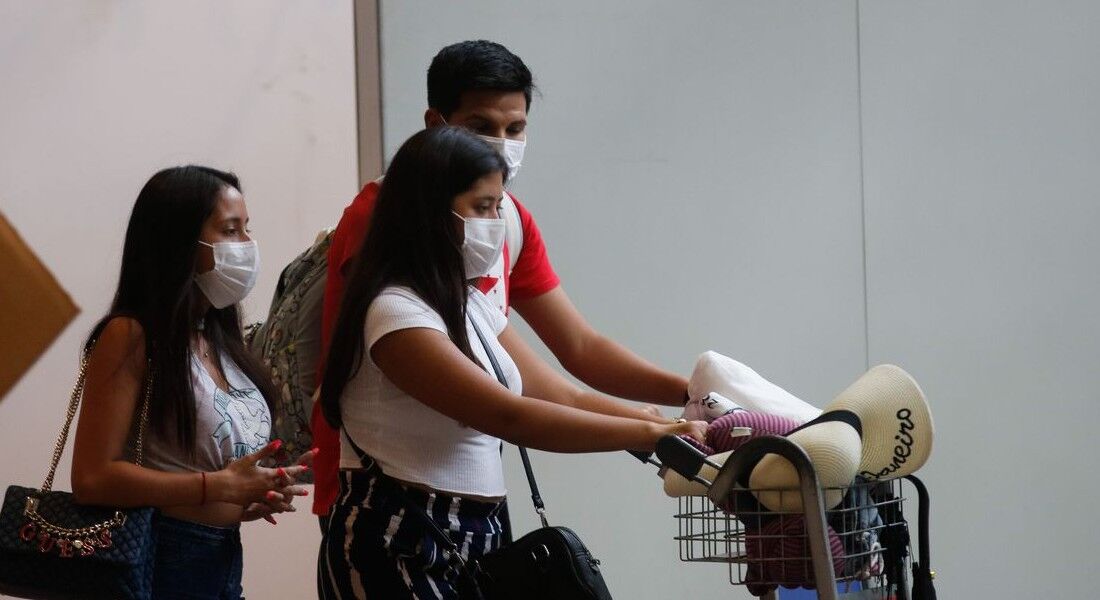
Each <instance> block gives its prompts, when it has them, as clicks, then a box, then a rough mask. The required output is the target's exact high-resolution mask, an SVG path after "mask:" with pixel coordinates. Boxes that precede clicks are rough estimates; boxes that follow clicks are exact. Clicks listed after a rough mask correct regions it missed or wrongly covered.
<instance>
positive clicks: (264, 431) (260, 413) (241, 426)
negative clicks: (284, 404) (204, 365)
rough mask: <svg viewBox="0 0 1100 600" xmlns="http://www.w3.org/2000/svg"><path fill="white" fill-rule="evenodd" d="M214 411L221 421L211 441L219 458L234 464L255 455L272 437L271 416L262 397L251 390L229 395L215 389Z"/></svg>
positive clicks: (238, 390)
mask: <svg viewBox="0 0 1100 600" xmlns="http://www.w3.org/2000/svg"><path fill="white" fill-rule="evenodd" d="M214 410H215V411H216V412H217V413H218V416H220V417H221V419H222V420H221V422H220V423H217V424H216V428H215V429H214V432H213V433H212V434H211V437H212V438H213V439H214V442H215V443H216V444H217V445H218V447H219V448H221V455H222V456H231V457H233V460H237V459H238V458H241V457H242V456H245V455H247V454H252V453H253V452H258V451H259V450H260V449H261V448H263V447H264V446H266V445H267V441H268V438H269V437H270V436H271V415H270V414H269V412H268V409H267V404H266V403H264V399H263V396H261V395H260V392H259V390H257V389H256V388H254V387H250V388H243V389H235V388H230V389H229V391H228V392H225V391H222V390H221V389H220V388H217V387H215V388H214Z"/></svg>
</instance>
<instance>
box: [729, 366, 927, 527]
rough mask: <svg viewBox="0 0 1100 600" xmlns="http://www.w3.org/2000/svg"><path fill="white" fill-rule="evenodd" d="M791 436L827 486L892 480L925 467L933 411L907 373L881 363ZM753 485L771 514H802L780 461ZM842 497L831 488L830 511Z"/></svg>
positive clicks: (793, 482)
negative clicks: (860, 477)
mask: <svg viewBox="0 0 1100 600" xmlns="http://www.w3.org/2000/svg"><path fill="white" fill-rule="evenodd" d="M786 437H787V439H789V440H791V441H792V442H794V443H796V444H798V445H799V447H801V448H802V449H803V450H804V451H805V452H806V454H807V455H808V456H809V457H810V462H812V463H813V465H814V469H815V470H816V471H817V476H818V481H819V483H820V484H821V485H822V486H823V487H826V488H829V487H844V486H848V485H850V484H851V482H852V480H853V479H854V478H855V476H856V475H860V476H862V477H864V478H866V479H871V480H874V479H891V478H895V477H902V476H904V475H908V474H910V473H912V472H914V471H916V470H917V469H919V468H920V467H921V466H922V465H924V463H925V461H926V460H928V455H929V454H931V452H932V437H933V426H932V413H931V412H930V411H929V409H928V402H927V401H926V400H925V398H924V393H922V392H921V389H920V386H918V385H917V382H916V381H914V380H913V378H912V377H911V376H910V375H909V374H908V373H906V372H905V371H904V370H903V369H902V368H901V367H897V366H895V365H878V366H876V367H874V368H872V369H871V370H870V371H867V372H866V373H864V374H863V375H862V376H861V377H860V378H859V379H857V380H856V381H855V383H853V384H852V385H850V386H848V388H847V389H845V390H844V391H843V392H841V393H840V394H838V395H837V397H836V398H834V399H833V401H832V402H830V403H829V405H828V406H827V407H825V412H824V413H823V414H822V415H821V416H820V417H818V418H816V419H814V420H813V421H810V422H809V423H806V424H805V425H803V426H801V427H799V428H798V429H796V430H794V431H792V432H791V433H789V434H788V435H787V436H786ZM749 487H750V488H751V489H753V490H754V494H755V495H756V497H757V499H759V500H760V503H761V504H763V505H764V506H766V507H767V508H768V509H769V510H772V511H776V512H787V511H801V510H802V498H801V495H800V494H799V493H798V492H797V489H798V473H797V472H796V471H795V468H794V465H792V464H791V463H790V462H788V461H787V460H786V459H784V458H782V457H780V456H779V455H776V454H769V455H767V456H765V457H764V458H762V459H760V462H758V463H757V464H756V466H755V467H754V468H753V470H752V473H751V474H750V475H749ZM758 490H761V491H758ZM762 490H784V491H782V492H780V491H762ZM842 497H843V493H842V491H841V490H826V492H825V496H824V503H825V508H826V509H829V508H832V507H834V506H836V505H837V504H838V503H840V500H841V498H842Z"/></svg>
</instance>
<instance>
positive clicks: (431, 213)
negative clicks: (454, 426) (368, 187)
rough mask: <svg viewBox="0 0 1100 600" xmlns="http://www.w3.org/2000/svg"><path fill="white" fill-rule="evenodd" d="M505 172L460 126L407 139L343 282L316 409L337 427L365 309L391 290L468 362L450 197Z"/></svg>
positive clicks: (357, 358)
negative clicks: (426, 311)
mask: <svg viewBox="0 0 1100 600" xmlns="http://www.w3.org/2000/svg"><path fill="white" fill-rule="evenodd" d="M496 172H499V173H501V175H502V176H505V177H506V176H507V174H508V166H507V164H505V162H504V159H502V158H501V157H500V155H498V154H497V153H496V151H495V150H493V149H492V148H491V147H490V146H489V145H488V144H486V143H485V142H483V141H482V140H480V139H478V138H477V137H476V136H474V135H472V134H471V133H469V132H467V131H466V130H464V129H460V128H458V127H433V128H430V129H425V130H424V131H421V132H420V133H417V134H416V135H414V136H412V137H411V138H409V140H408V141H406V142H405V143H404V145H402V146H401V148H400V149H399V150H398V151H397V154H396V155H395V156H394V157H393V161H392V162H391V163H390V166H389V169H387V170H386V177H385V179H383V180H382V187H381V189H380V190H379V192H378V200H377V203H376V204H375V207H374V213H373V215H372V216H371V224H370V229H369V230H368V231H367V235H366V238H364V240H363V245H362V247H361V248H360V249H359V253H358V255H356V257H355V262H354V265H353V267H352V271H351V274H350V275H349V277H348V280H347V283H346V286H345V291H344V298H343V302H342V303H341V305H340V316H339V317H338V318H337V321H336V328H335V329H334V330H333V336H332V341H331V342H330V345H329V348H328V355H327V361H326V364H325V370H324V376H323V379H322V384H321V407H322V409H323V410H324V415H325V418H326V419H328V421H329V423H330V424H332V425H333V426H334V427H339V426H340V425H341V423H342V419H341V418H340V396H341V394H343V392H344V386H345V385H347V382H348V381H349V380H350V379H351V378H352V377H354V376H355V374H356V373H357V372H358V370H359V367H360V365H361V364H362V361H363V359H364V358H365V356H366V348H365V342H364V339H363V327H364V321H365V320H366V316H367V309H368V308H369V307H370V305H371V302H373V301H374V299H375V298H376V297H377V296H378V294H379V293H380V292H381V291H382V290H383V289H385V288H386V287H387V286H390V285H403V286H407V287H409V288H410V289H412V291H413V292H415V293H416V295H417V296H419V297H420V298H421V299H423V300H424V302H425V303H427V305H428V306H430V307H431V308H432V309H433V310H435V311H436V312H438V313H439V315H440V316H441V317H442V318H443V322H444V323H445V324H446V326H447V331H448V335H449V336H450V338H451V341H452V342H454V344H455V345H456V346H458V348H459V349H460V350H462V352H463V353H464V354H466V355H467V356H469V357H471V358H473V352H472V351H471V349H470V341H469V339H467V336H466V294H467V287H466V276H465V273H464V271H463V266H462V242H463V237H462V234H461V233H459V231H460V229H458V228H456V227H455V223H456V221H455V217H454V215H453V214H452V213H451V207H452V202H453V201H454V199H455V197H456V196H458V195H459V194H462V193H463V192H466V191H468V190H469V189H470V188H471V187H472V186H473V184H474V182H476V181H477V180H478V179H480V178H482V177H484V176H486V175H488V174H490V173H496Z"/></svg>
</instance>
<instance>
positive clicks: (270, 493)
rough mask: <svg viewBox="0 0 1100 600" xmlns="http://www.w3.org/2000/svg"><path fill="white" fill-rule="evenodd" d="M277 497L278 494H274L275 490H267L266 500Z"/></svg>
mask: <svg viewBox="0 0 1100 600" xmlns="http://www.w3.org/2000/svg"><path fill="white" fill-rule="evenodd" d="M277 497H278V494H276V493H275V492H268V493H267V499H268V500H274V499H276V498H277Z"/></svg>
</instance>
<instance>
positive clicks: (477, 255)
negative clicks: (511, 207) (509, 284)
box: [451, 210, 505, 279]
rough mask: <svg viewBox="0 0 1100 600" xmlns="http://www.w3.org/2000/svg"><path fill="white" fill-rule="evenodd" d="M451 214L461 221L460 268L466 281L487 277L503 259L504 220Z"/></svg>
mask: <svg viewBox="0 0 1100 600" xmlns="http://www.w3.org/2000/svg"><path fill="white" fill-rule="evenodd" d="M451 212H452V213H453V214H454V216H456V217H458V218H459V219H461V220H462V226H463V227H462V229H463V241H462V266H463V268H464V269H465V271H466V279H477V278H478V277H484V276H486V275H488V274H489V272H490V271H491V270H492V268H493V267H494V266H496V264H497V261H500V260H503V257H504V239H505V232H504V219H474V218H466V217H463V216H462V215H460V214H458V213H457V212H455V211H453V210H452V211H451Z"/></svg>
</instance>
